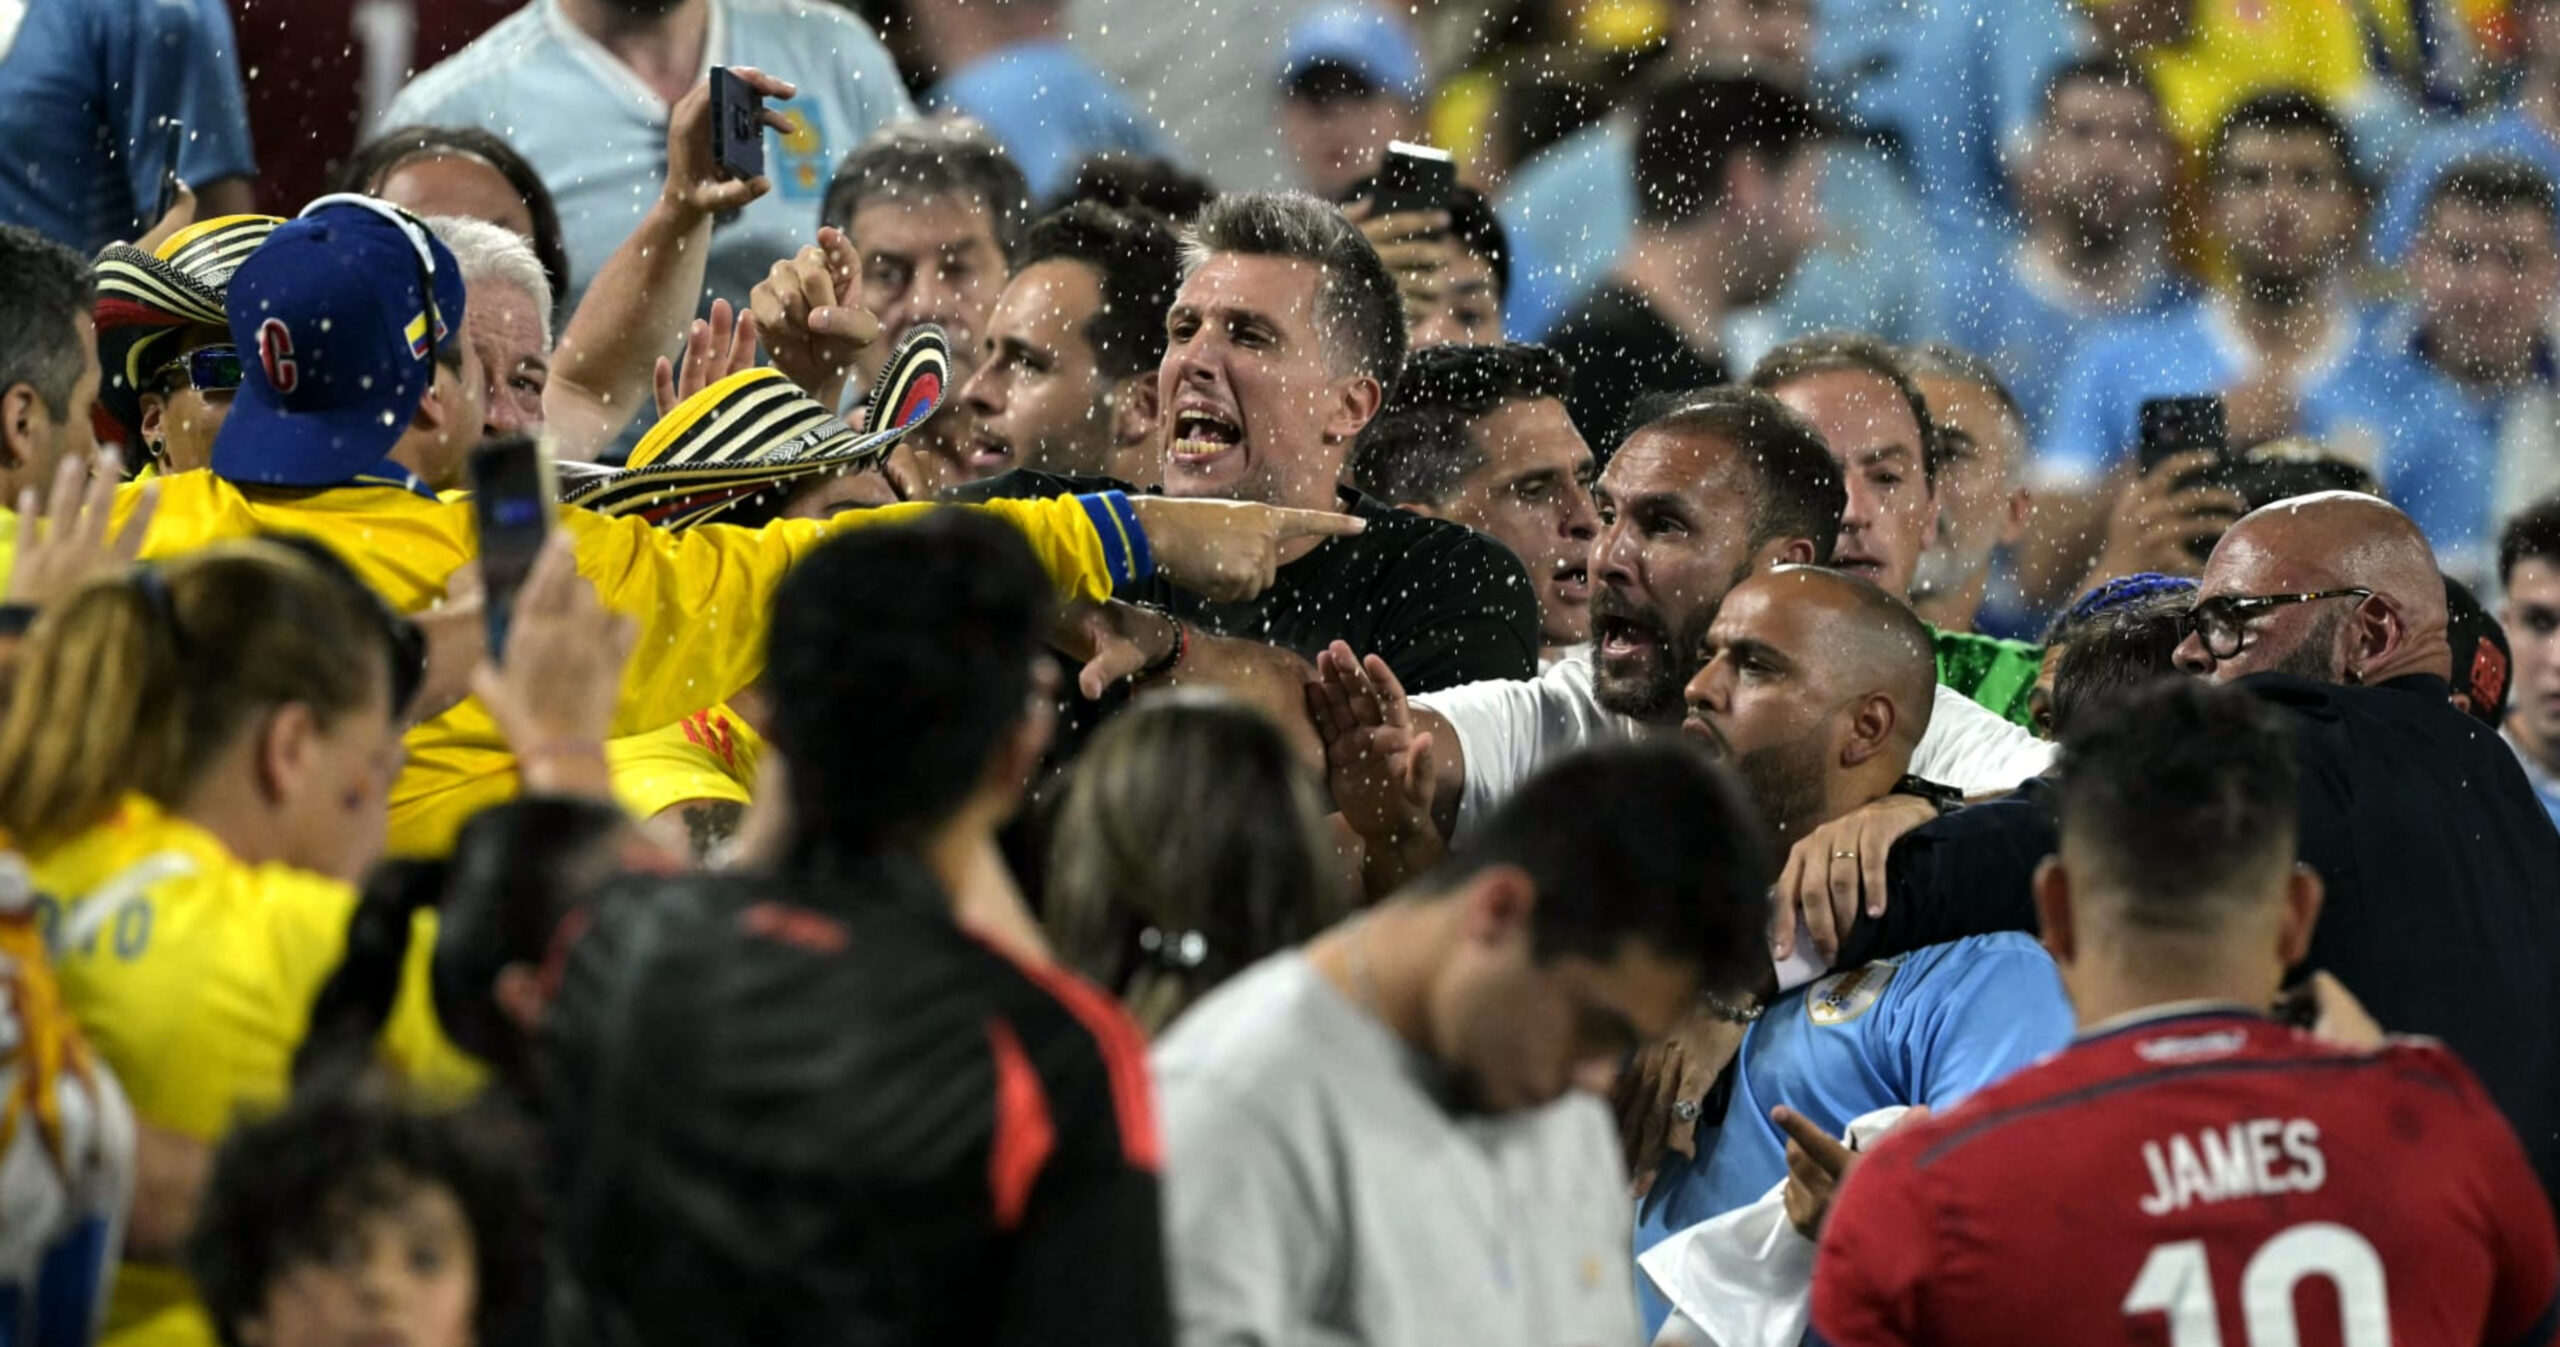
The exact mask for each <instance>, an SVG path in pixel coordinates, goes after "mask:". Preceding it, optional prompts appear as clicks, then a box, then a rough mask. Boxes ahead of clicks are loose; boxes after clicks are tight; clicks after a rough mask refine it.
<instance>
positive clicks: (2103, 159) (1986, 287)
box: [1930, 57, 2195, 442]
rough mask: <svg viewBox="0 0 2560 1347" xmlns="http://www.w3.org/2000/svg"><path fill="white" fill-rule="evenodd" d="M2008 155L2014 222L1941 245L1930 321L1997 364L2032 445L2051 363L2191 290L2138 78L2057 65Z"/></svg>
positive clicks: (2145, 85)
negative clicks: (2175, 243) (2179, 261)
mask: <svg viewBox="0 0 2560 1347" xmlns="http://www.w3.org/2000/svg"><path fill="white" fill-rule="evenodd" d="M2005 162H2006V163H2007V164H2008V166H2009V174H2008V181H2009V184H2010V188H2011V191H2012V194H2013V195H2014V196H2015V198H2016V202H2017V209H2018V223H2017V226H2016V227H2015V228H2009V227H1993V228H1985V229H1982V230H1978V231H1969V232H1965V233H1960V234H1955V235H1951V236H1950V237H1949V238H1948V239H1947V245H1948V246H1947V248H1946V251H1945V252H1944V253H1943V254H1942V256H1941V258H1940V261H1939V265H1938V267H1937V268H1936V275H1935V277H1934V278H1933V279H1934V291H1933V295H1932V308H1933V312H1932V313H1931V315H1930V321H1931V325H1932V327H1933V328H1934V330H1935V332H1936V333H1937V335H1939V336H1941V337H1943V338H1945V339H1946V340H1947V341H1950V342H1952V343H1954V344H1955V345H1956V346H1958V347H1961V348H1963V349H1964V350H1967V351H1971V352H1974V353H1975V354H1977V355H1980V356H1982V357H1983V358H1984V359H1986V360H1989V361H1990V362H1991V363H1992V365H1993V366H1994V367H1995V368H1996V369H1998V370H1999V372H2000V374H2001V376H2002V377H2003V378H2005V379H2006V380H2007V381H2008V385H2009V388H2010V389H2011V390H2012V391H2013V392H2015V393H2016V394H2017V398H2018V404H2019V406H2020V407H2021V408H2022V409H2023V412H2024V414H2025V416H2026V420H2027V433H2028V437H2029V439H2030V440H2031V441H2036V442H2041V440H2042V439H2043V438H2044V436H2045V434H2046V432H2047V428H2048V423H2049V422H2050V420H2051V418H2052V415H2053V403H2054V398H2055V396H2056V394H2057V392H2058V389H2059V383H2060V379H2061V375H2062V364H2063V362H2062V360H2061V359H2059V358H2057V357H2060V356H2067V355H2068V353H2069V352H2070V351H2071V349H2072V348H2073V347H2075V346H2077V345H2078V344H2079V343H2080V342H2081V341H2082V340H2083V339H2085V338H2086V337H2088V335H2089V334H2090V333H2092V332H2094V331H2096V330H2097V329H2099V328H2100V327H2102V326H2104V325H2105V324H2107V323H2108V322H2110V321H2112V320H2115V319H2120V318H2132V317H2151V316H2156V315H2158V314H2161V313H2165V312H2167V311H2168V310H2169V309H2171V308H2173V307H2176V306H2177V305H2179V304H2182V303H2184V302H2186V301H2187V300H2189V299H2192V298H2193V297H2194V293H2195V287H2194V286H2193V285H2191V284H2189V283H2188V282H2187V281H2186V280H2185V278H2183V277H2181V276H2180V275H2178V274H2177V272H2175V271H2174V270H2172V269H2171V258H2170V256H2169V241H2168V224H2169V219H2168V211H2169V194H2170V191H2171V188H2172V186H2173V183H2174V179H2175V176H2176V172H2177V168H2178V159H2177V144H2176V142H2175V141H2173V140H2171V139H2170V137H2169V131H2168V128H2167V127H2166V126H2165V125H2164V124H2163V123H2162V121H2161V114H2160V99H2159V96H2158V95H2157V94H2155V93H2153V92H2152V89H2151V85H2150V82H2149V81H2147V80H2145V79H2144V78H2143V77H2142V72H2141V71H2139V70H2137V69H2136V68H2134V67H2133V66H2131V65H2129V64H2126V63H2125V62H2123V61H2119V60H2115V59H2112V58H2107V57H2092V58H2088V59H2085V60H2080V61H2074V62H2072V63H2071V64H2069V65H2066V66H2064V67H2062V68H2061V69H2060V70H2057V71H2055V72H2054V75H2053V78H2052V79H2051V80H2050V81H2048V82H2047V83H2046V85H2045V88H2044V98H2043V101H2042V103H2041V104H2040V105H2039V106H2038V110H2037V116H2036V119H2035V122H2034V124H2033V125H2032V126H2031V127H2029V128H2028V129H2027V131H2026V132H2025V133H2024V134H2023V135H2022V136H2021V137H2020V140H2019V143H2018V144H2017V145H2015V146H2013V147H2012V148H2011V150H2010V153H2009V154H2008V155H2007V156H2006V159H2005Z"/></svg>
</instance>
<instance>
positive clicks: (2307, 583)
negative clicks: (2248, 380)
mask: <svg viewBox="0 0 2560 1347" xmlns="http://www.w3.org/2000/svg"><path fill="white" fill-rule="evenodd" d="M2178 667H2179V668H2181V669H2184V670H2185V671H2187V672H2188V673H2191V674H2197V675H2200V676H2202V677H2205V678H2209V679H2211V680H2213V681H2214V682H2217V683H2227V682H2230V681H2231V680H2233V679H2235V678H2244V677H2247V676H2248V675H2250V674H2257V673H2281V674H2290V675H2292V676H2294V677H2296V678H2305V679H2309V680H2311V681H2313V682H2319V683H2346V684H2351V685H2352V684H2367V685H2380V684H2383V683H2388V682H2391V681H2393V680H2395V679H2399V678H2403V677H2409V676H2425V677H2431V678H2435V679H2438V680H2449V679H2450V678H2451V677H2452V675H2453V654H2452V650H2451V648H2450V647H2449V646H2448V645H2447V644H2446V643H2445V609H2444V577H2443V576H2442V575H2440V574H2439V573H2438V572H2437V570H2436V558H2435V553H2434V551H2433V550H2431V549H2430V548H2429V547H2428V546H2427V539H2426V535H2425V534H2423V533H2421V532H2419V531H2418V526H2417V525H2416V524H2415V523H2414V522H2412V521H2411V520H2410V518H2409V516H2407V515H2405V514H2402V513H2401V512H2400V511H2398V510H2397V509H2394V508H2393V507H2391V506H2390V505H2387V504H2385V503H2383V502H2382V501H2380V500H2377V499H2375V498H2373V497H2371V496H2364V495H2358V494H2355V493H2353V492H2348V491H2328V492H2322V493H2320V494H2319V495H2314V496H2300V497H2296V498H2295V499H2292V500H2287V501H2278V502H2277V503H2275V504H2273V505H2269V506H2267V507H2265V508H2264V509H2261V510H2258V511H2256V512H2254V513H2252V514H2250V515H2248V516H2246V517H2245V518H2243V519H2241V521H2240V522H2239V523H2237V524H2234V525H2232V526H2231V531H2230V532H2228V533H2226V534H2224V535H2223V536H2222V541H2221V542H2220V543H2219V544H2217V545H2216V546H2215V547H2214V549H2213V556H2212V557H2211V558H2210V559H2208V560H2207V561H2206V563H2205V571H2204V579H2203V580H2202V581H2201V582H2199V584H2198V586H2197V591H2196V607H2195V620H2194V622H2193V623H2192V625H2191V626H2190V629H2189V631H2188V633H2187V638H2186V640H2185V641H2184V642H2183V643H2181V644H2180V645H2179V647H2178Z"/></svg>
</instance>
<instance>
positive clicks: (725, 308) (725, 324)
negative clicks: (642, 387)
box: [655, 299, 756, 416]
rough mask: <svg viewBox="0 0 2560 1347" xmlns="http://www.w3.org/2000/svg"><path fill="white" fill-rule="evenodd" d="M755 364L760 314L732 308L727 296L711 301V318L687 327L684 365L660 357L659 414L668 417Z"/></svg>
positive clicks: (698, 319)
mask: <svg viewBox="0 0 2560 1347" xmlns="http://www.w3.org/2000/svg"><path fill="white" fill-rule="evenodd" d="M755 363H756V316H755V315H754V314H753V313H750V312H746V311H743V310H738V311H733V310H731V309H730V307H729V301H727V300H725V299H715V300H713V301H711V318H710V321H708V322H705V321H704V320H702V319H700V318H696V319H694V320H693V326H691V327H689V328H687V329H685V334H684V360H683V367H682V368H681V369H679V368H678V367H677V362H675V361H672V360H669V359H668V358H667V357H665V356H659V357H658V368H657V373H656V379H655V383H656V392H657V396H658V415H660V416H665V415H666V414H667V413H669V412H671V411H674V410H675V409H676V405H677V404H678V403H681V402H683V401H684V400H685V399H686V398H689V397H692V396H693V395H694V394H696V393H699V392H701V391H702V390H703V389H706V388H709V387H710V386H711V385H713V384H716V383H718V382H720V381H721V380H722V379H726V378H728V377H729V376H730V375H732V374H736V373H738V372H739V371H741V370H748V369H753V368H755Z"/></svg>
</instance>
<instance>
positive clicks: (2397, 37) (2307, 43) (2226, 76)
mask: <svg viewBox="0 0 2560 1347" xmlns="http://www.w3.org/2000/svg"><path fill="white" fill-rule="evenodd" d="M2531 2H2532V0H2527V3H2531ZM2090 7H2091V9H2092V10H2094V11H2096V17H2097V20H2098V22H2097V25H2096V27H2097V31H2098V34H2099V36H2100V38H2101V40H2102V41H2103V42H2104V43H2105V45H2107V46H2108V47H2109V48H2111V49H2113V50H2115V51H2117V52H2119V53H2120V54H2122V55H2125V56H2127V57H2129V58H2131V59H2133V60H2136V61H2139V62H2140V63H2141V64H2142V67H2143V69H2144V71H2145V73H2147V74H2148V75H2149V76H2150V77H2151V84H2152V87H2153V88H2156V89H2158V90H2159V91H2160V96H2161V103H2162V105H2163V107H2164V109H2165V110H2166V111H2167V113H2168V117H2169V128H2170V130H2171V131H2172V132H2173V133H2175V134H2176V136H2177V137H2178V140H2179V142H2180V143H2181V144H2183V145H2186V146H2187V147H2189V148H2190V149H2193V148H2198V147H2201V146H2204V145H2207V144H2209V143H2210V142H2211V141H2212V140H2213V138H2214V137H2215V135H2216V134H2217V128H2219V127H2220V126H2221V125H2222V123H2223V120H2224V119H2225V118H2227V117H2229V116H2230V115H2231V113H2232V111H2233V110H2234V109H2236V108H2238V107H2240V106H2241V105H2242V104H2244V103H2247V102H2248V101H2249V100H2250V99H2253V98H2256V97H2258V96H2259V95H2262V94H2266V93H2270V92H2273V91H2276V90H2283V89H2298V90H2301V91H2302V92H2304V93H2307V94H2309V95H2311V96H2312V97H2314V98H2317V99H2319V100H2320V101H2321V102H2322V103H2323V104H2325V105H2327V106H2329V107H2332V108H2335V109H2337V110H2338V111H2339V113H2340V114H2341V115H2343V116H2345V117H2346V118H2347V119H2348V120H2349V121H2350V122H2352V123H2354V124H2355V125H2356V127H2357V130H2358V139H2359V140H2360V141H2363V142H2364V143H2367V144H2370V145H2373V146H2375V147H2377V148H2379V149H2381V150H2384V151H2389V152H2393V153H2394V154H2395V155H2396V150H2397V147H2398V145H2399V144H2400V142H2401V141H2402V140H2404V139H2405V137H2406V136H2407V134H2408V131H2409V123H2410V121H2411V119H2412V118H2413V117H2414V115H2415V113H2416V112H2417V109H2416V107H2414V106H2413V103H2414V100H2415V98H2416V96H2417V95H2418V93H2419V91H2420V90H2421V87H2422V85H2423V82H2424V80H2425V78H2426V75H2425V67H2426V66H2427V65H2428V64H2429V63H2430V62H2431V61H2432V60H2434V59H2436V58H2437V57H2438V56H2440V55H2441V53H2442V52H2443V50H2444V43H2443V42H2442V41H2441V39H2442V38H2443V36H2444V32H2443V30H2442V29H2441V28H2440V27H2438V26H2436V25H2434V24H2432V23H2431V22H2430V13H2429V12H2430V11H2436V12H2439V13H2440V12H2443V11H2445V10H2448V9H2461V8H2468V7H2467V6H2438V5H2431V4H2425V3H2409V2H2408V0H2383V2H2382V3H2378V4H2370V5H2365V6H2361V7H2352V8H2351V7H2347V6H2341V5H2339V4H2336V3H2335V2H2334V0H2170V2H2169V3H2161V0H2093V3H2092V4H2091V6H2090ZM2377 162H2379V161H2377Z"/></svg>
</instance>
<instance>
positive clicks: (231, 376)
mask: <svg viewBox="0 0 2560 1347" xmlns="http://www.w3.org/2000/svg"><path fill="white" fill-rule="evenodd" d="M151 382H152V385H153V386H154V387H156V388H158V389H159V390H160V392H161V394H162V395H163V396H166V395H167V394H170V393H175V392H177V391H178V390H179V389H181V388H193V389H195V390H196V391H197V392H199V393H231V392H236V391H238V390H239V387H240V348H239V347H237V346H229V345H217V346H199V347H197V348H196V349H194V350H192V351H189V352H187V353H186V354H185V355H182V356H179V357H178V358H176V359H174V360H172V361H170V362H169V363H168V364H165V365H162V366H161V367H160V368H159V369H157V370H155V371H153V372H152V375H151Z"/></svg>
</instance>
